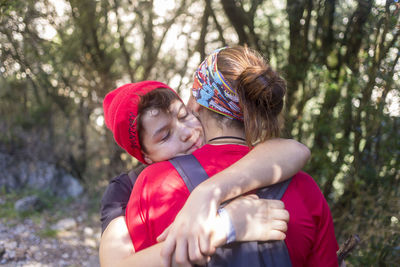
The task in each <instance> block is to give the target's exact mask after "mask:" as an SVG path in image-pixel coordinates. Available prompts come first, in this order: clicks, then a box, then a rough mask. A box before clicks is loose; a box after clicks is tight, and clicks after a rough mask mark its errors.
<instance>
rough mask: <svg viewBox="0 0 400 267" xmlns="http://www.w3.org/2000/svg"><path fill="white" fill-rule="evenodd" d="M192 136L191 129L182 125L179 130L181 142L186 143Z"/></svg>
mask: <svg viewBox="0 0 400 267" xmlns="http://www.w3.org/2000/svg"><path fill="white" fill-rule="evenodd" d="M191 136H192V129H191V128H189V127H186V126H185V125H182V128H181V141H182V142H186V141H188V140H189V139H190V137H191Z"/></svg>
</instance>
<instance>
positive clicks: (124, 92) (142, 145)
mask: <svg viewBox="0 0 400 267" xmlns="http://www.w3.org/2000/svg"><path fill="white" fill-rule="evenodd" d="M157 88H168V87H167V86H166V85H163V84H161V83H157V82H142V83H138V84H128V85H125V86H122V87H120V88H118V89H116V90H114V91H113V92H111V93H109V94H108V95H107V96H106V98H105V100H104V114H105V121H106V124H107V126H108V128H110V129H111V130H112V132H113V134H114V138H115V140H116V141H117V143H118V144H119V145H120V146H121V147H122V148H124V149H125V150H126V151H127V152H128V153H129V154H131V155H133V156H135V157H136V158H137V159H139V160H140V161H142V162H146V163H152V162H153V161H160V160H167V159H169V158H170V157H173V156H176V155H180V154H187V153H191V152H192V151H194V150H195V149H196V148H198V147H199V146H200V145H201V144H202V140H203V139H202V138H201V141H200V136H202V135H203V133H202V129H201V127H199V124H198V122H197V124H196V120H194V117H193V116H192V115H191V114H190V113H188V112H187V111H186V109H185V108H184V106H183V105H182V103H181V101H180V100H179V101H172V100H177V99H179V98H177V97H176V94H175V93H172V94H171V91H172V90H168V89H166V90H164V91H165V92H164V93H165V94H167V95H168V91H169V96H163V97H162V98H161V99H162V101H158V102H159V103H158V104H157V103H154V102H157V101H152V100H154V99H156V98H157V97H156V96H157V95H159V92H158V90H159V89H157ZM147 102H148V103H147ZM171 102H174V103H177V104H176V105H170V103H171ZM146 103H147V104H146ZM165 103H168V104H165ZM169 106H173V107H172V109H171V108H170V107H169ZM141 113H142V114H143V116H141ZM166 113H169V115H168V116H167V117H172V118H175V121H177V122H179V121H180V120H182V121H183V122H184V123H180V124H182V125H185V127H186V128H185V127H181V126H182V125H180V126H179V127H177V128H175V130H179V131H175V130H174V131H172V132H173V133H172V134H167V135H164V132H163V129H164V128H165V127H162V128H159V129H161V131H160V133H161V135H160V136H159V137H157V138H161V139H164V138H166V139H168V140H167V141H163V142H161V143H162V144H163V145H164V144H166V143H168V142H176V143H177V144H178V145H177V146H170V148H173V147H179V148H181V151H178V150H179V149H178V150H176V151H171V150H168V151H167V152H173V153H172V154H169V155H163V154H161V155H160V153H159V152H163V149H162V148H161V149H153V146H154V145H157V144H158V143H157V142H155V143H156V144H154V142H153V144H152V141H154V140H152V139H151V138H150V140H146V139H148V138H146V137H147V136H149V135H148V134H149V133H148V132H147V128H146V124H143V123H146V115H147V117H148V118H150V119H151V118H152V117H158V116H157V115H159V116H161V117H162V115H165V114H166ZM150 121H151V120H150ZM141 124H143V125H142V127H140V126H141ZM150 125H151V126H154V124H151V123H150ZM168 127H169V126H168ZM168 127H167V128H168ZM184 129H190V131H187V132H185V131H184ZM157 130H158V129H157ZM149 131H151V129H149ZM141 132H142V133H141ZM178 132H179V133H180V134H177V133H178ZM138 136H139V137H140V136H143V138H138ZM151 136H153V135H151ZM179 136H184V138H183V140H179V138H178V137H179ZM170 140H171V141H170ZM267 143H268V145H267ZM184 144H186V145H184ZM164 148H165V145H164ZM275 149H284V150H286V153H285V152H281V153H280V154H279V153H277V154H278V155H279V156H277V157H275V158H274V155H270V156H269V159H270V162H269V163H268V162H266V163H264V160H263V162H262V164H263V165H261V164H256V163H254V162H253V161H254V158H260V156H259V155H263V156H264V155H265V153H267V154H271V153H268V151H274V150H275ZM274 153H276V152H274ZM294 154H298V155H299V156H300V157H299V158H294V157H298V156H297V155H296V156H293V155H294ZM250 155H252V156H250ZM250 155H249V157H248V158H247V161H246V159H244V160H243V163H242V165H241V166H240V165H239V168H238V170H239V172H237V173H236V174H234V175H231V174H230V177H226V176H224V175H223V174H222V173H221V174H220V176H215V177H213V178H212V179H213V180H214V181H215V182H217V181H218V180H221V182H223V183H225V184H226V185H227V186H229V185H230V184H232V182H233V181H235V180H239V178H242V177H244V176H246V174H245V173H243V170H245V171H246V172H247V173H248V174H249V175H247V176H249V177H252V176H260V177H261V176H266V175H265V173H270V175H269V176H270V177H272V179H267V178H266V177H265V178H263V180H266V181H263V182H260V181H259V180H261V178H259V179H254V181H253V182H248V183H247V185H246V186H247V187H249V186H253V188H256V187H257V186H256V185H259V186H263V185H269V184H271V183H274V182H277V181H279V179H283V178H288V177H290V176H291V175H292V174H294V173H295V172H296V171H297V170H298V169H299V168H300V167H301V166H302V165H303V164H304V162H305V159H306V158H308V151H307V150H305V149H304V147H302V146H299V144H298V143H296V142H294V141H291V140H274V141H269V142H266V143H262V144H260V145H259V146H257V148H255V149H254V151H253V152H251V153H250ZM260 161H261V159H260V160H259V161H258V162H259V163H260ZM291 161H293V162H291ZM249 162H253V163H251V164H252V165H254V168H252V167H251V168H249V167H247V163H249ZM275 164H276V165H277V166H280V167H282V168H283V170H282V173H281V174H277V173H275V174H274V172H273V170H274V165H275ZM292 165H293V166H292ZM244 166H246V167H244ZM233 170H234V169H233ZM233 172H234V171H233ZM241 173H242V174H241ZM261 174H263V175H261ZM274 176H275V177H274ZM218 177H221V178H228V179H226V180H227V181H224V180H222V179H221V178H218ZM230 180H232V182H230ZM249 180H251V179H249ZM250 184H252V185H250ZM227 186H225V188H224V189H226V188H228V187H227ZM199 188H202V187H201V186H200V187H199ZM204 188H206V187H204ZM250 189H251V188H250ZM203 190H204V189H203ZM240 190H242V191H243V192H245V191H248V190H246V187H244V188H243V189H240ZM214 216H215V215H214ZM107 230H108V229H107ZM107 230H106V232H105V235H106V233H107ZM103 236H104V235H103ZM102 244H104V242H103V238H102ZM101 247H102V246H101ZM103 248H104V246H103ZM100 253H102V248H101V249H100ZM114 263H115V262H114Z"/></svg>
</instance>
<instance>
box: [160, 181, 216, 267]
mask: <svg viewBox="0 0 400 267" xmlns="http://www.w3.org/2000/svg"><path fill="white" fill-rule="evenodd" d="M218 206H219V202H218V198H217V197H216V195H215V194H213V191H212V190H209V189H208V188H204V187H200V186H198V187H197V188H196V189H195V190H193V191H192V193H191V194H190V196H189V198H188V199H187V201H186V203H185V205H184V206H183V208H182V209H181V211H180V212H179V213H178V215H177V216H176V218H175V220H174V222H173V223H172V224H171V225H170V226H169V227H168V228H167V229H166V230H165V231H164V232H163V233H162V234H161V235H160V236H159V237H158V238H157V241H159V242H161V241H164V244H163V248H162V250H161V256H162V257H163V262H164V265H165V266H169V265H170V263H171V257H174V258H175V261H176V262H177V263H178V265H179V266H189V265H188V264H190V263H192V264H198V265H204V264H206V262H207V260H208V259H209V255H212V254H213V253H214V252H215V247H214V246H212V244H211V241H212V235H213V229H214V227H213V226H214V225H215V224H217V223H216V220H217V217H216V215H217V207H218ZM174 251H175V253H174ZM173 253H174V256H173ZM172 262H173V261H172Z"/></svg>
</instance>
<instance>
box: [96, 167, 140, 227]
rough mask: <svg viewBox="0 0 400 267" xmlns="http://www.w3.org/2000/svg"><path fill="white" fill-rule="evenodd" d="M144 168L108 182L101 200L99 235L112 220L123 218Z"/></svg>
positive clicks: (138, 168) (136, 169)
mask: <svg viewBox="0 0 400 267" xmlns="http://www.w3.org/2000/svg"><path fill="white" fill-rule="evenodd" d="M145 167H146V166H145V165H141V166H139V167H137V168H135V169H134V170H132V171H130V172H129V174H128V173H122V174H120V175H118V176H116V177H114V178H113V179H112V180H111V181H110V183H109V184H108V186H107V188H106V191H105V192H104V194H103V197H102V199H101V218H100V221H101V233H103V232H104V230H105V229H106V228H107V226H108V224H109V223H110V222H111V221H112V220H113V219H115V218H117V217H119V216H125V209H126V204H128V201H129V197H130V195H131V192H132V188H133V185H134V184H135V181H136V178H137V176H138V175H139V174H140V172H141V171H142V170H143V169H144V168H145Z"/></svg>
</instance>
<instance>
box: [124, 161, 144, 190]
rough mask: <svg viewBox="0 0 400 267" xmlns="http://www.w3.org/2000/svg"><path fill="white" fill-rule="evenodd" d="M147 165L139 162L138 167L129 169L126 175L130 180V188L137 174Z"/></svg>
mask: <svg viewBox="0 0 400 267" xmlns="http://www.w3.org/2000/svg"><path fill="white" fill-rule="evenodd" d="M146 167H147V165H144V164H140V165H139V166H138V167H136V168H134V169H132V170H130V171H129V172H128V177H129V179H130V180H131V183H132V188H133V186H134V185H135V182H136V179H137V178H138V176H139V174H140V173H141V172H142V171H143V170H144V169H145V168H146Z"/></svg>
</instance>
